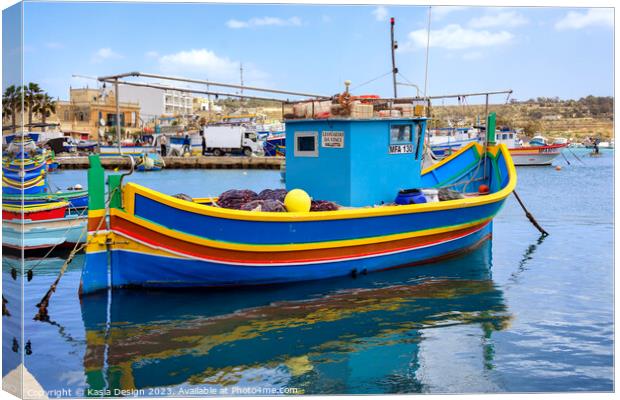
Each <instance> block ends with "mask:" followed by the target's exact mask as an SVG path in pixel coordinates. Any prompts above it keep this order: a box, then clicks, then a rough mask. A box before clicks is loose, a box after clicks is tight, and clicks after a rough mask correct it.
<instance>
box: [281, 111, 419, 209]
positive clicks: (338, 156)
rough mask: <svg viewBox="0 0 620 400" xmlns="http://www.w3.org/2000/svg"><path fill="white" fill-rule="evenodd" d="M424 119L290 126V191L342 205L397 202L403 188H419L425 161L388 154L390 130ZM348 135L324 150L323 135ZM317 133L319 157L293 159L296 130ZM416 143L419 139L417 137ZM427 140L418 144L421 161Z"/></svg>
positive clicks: (309, 122) (291, 123) (315, 122)
mask: <svg viewBox="0 0 620 400" xmlns="http://www.w3.org/2000/svg"><path fill="white" fill-rule="evenodd" d="M416 123H421V124H422V135H424V132H425V125H426V120H425V119H415V120H412V119H383V120H382V119H376V120H375V119H372V120H300V121H287V122H286V188H287V189H288V190H291V189H295V188H299V189H303V190H305V191H306V192H308V194H309V195H310V196H311V197H312V198H314V199H320V200H331V201H335V202H336V203H338V204H340V205H343V206H353V207H360V206H369V205H374V204H380V203H382V202H385V203H389V202H392V201H394V199H395V198H396V195H397V193H398V191H399V190H402V189H410V188H419V187H420V186H419V185H420V171H421V161H420V160H416V159H415V154H416V149H415V145H416V144H417V143H412V145H413V146H414V151H413V153H408V154H390V153H389V145H390V126H391V125H393V124H411V125H412V127H413V129H412V130H413V132H415V124H416ZM325 130H328V131H342V132H344V148H326V147H323V143H322V132H323V131H325ZM306 131H307V132H317V134H318V156H317V157H299V156H295V132H306ZM414 139H415V138H414ZM423 145H424V138H423V137H422V140H420V142H419V146H420V147H419V148H418V156H419V158H421V157H422V151H423Z"/></svg>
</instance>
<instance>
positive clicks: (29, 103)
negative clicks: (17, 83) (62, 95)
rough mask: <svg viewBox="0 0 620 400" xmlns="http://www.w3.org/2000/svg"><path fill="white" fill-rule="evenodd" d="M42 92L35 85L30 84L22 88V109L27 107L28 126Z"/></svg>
mask: <svg viewBox="0 0 620 400" xmlns="http://www.w3.org/2000/svg"><path fill="white" fill-rule="evenodd" d="M42 93H43V90H41V88H40V87H39V85H38V84H37V83H33V82H30V83H29V84H28V86H24V107H28V125H31V124H32V114H33V113H34V109H35V108H36V107H37V104H38V103H39V102H40V101H41V99H40V97H41V94H42Z"/></svg>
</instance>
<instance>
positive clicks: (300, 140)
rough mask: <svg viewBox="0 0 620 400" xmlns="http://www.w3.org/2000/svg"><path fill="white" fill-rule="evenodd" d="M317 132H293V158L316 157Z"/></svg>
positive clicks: (317, 152)
mask: <svg viewBox="0 0 620 400" xmlns="http://www.w3.org/2000/svg"><path fill="white" fill-rule="evenodd" d="M317 142H318V132H295V157H318V155H319V150H318V148H319V146H318V143H317Z"/></svg>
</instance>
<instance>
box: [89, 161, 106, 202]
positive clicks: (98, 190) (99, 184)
mask: <svg viewBox="0 0 620 400" xmlns="http://www.w3.org/2000/svg"><path fill="white" fill-rule="evenodd" d="M88 162H89V164H90V165H89V168H88V209H89V210H103V209H104V208H105V178H104V176H105V172H104V170H103V166H102V165H101V160H100V159H99V155H97V154H91V155H90V156H88Z"/></svg>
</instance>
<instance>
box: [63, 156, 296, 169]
mask: <svg viewBox="0 0 620 400" xmlns="http://www.w3.org/2000/svg"><path fill="white" fill-rule="evenodd" d="M284 160H285V159H284V157H241V156H239V157H237V156H235V157H231V156H226V157H214V156H192V157H164V162H165V163H166V167H165V168H166V169H189V168H195V169H280V166H281V165H282V164H284ZM56 161H57V162H58V164H59V167H60V168H61V169H87V168H88V157H83V156H78V157H56ZM101 164H102V165H103V167H104V168H106V169H115V168H119V169H129V168H130V161H129V159H128V158H127V157H101Z"/></svg>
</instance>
